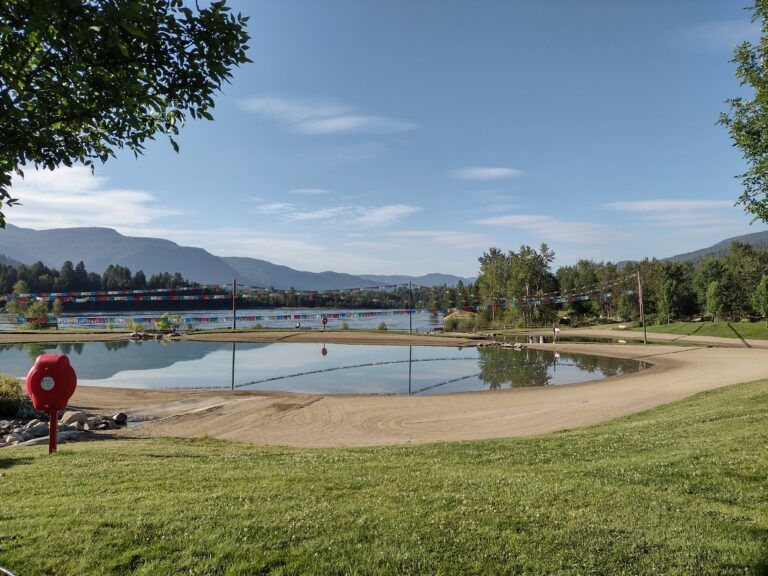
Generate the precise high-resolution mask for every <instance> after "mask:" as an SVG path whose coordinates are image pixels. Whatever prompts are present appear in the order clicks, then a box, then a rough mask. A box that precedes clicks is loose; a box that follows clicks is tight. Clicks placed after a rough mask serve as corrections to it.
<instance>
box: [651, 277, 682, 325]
mask: <svg viewBox="0 0 768 576" xmlns="http://www.w3.org/2000/svg"><path fill="white" fill-rule="evenodd" d="M676 293H677V282H675V281H674V280H667V281H666V282H665V283H664V286H662V288H661V291H660V292H659V295H658V298H657V302H656V306H657V308H658V311H659V320H661V318H662V317H665V316H666V318H667V324H669V323H670V322H671V321H672V316H674V315H675V314H677V310H676V299H675V294H676Z"/></svg>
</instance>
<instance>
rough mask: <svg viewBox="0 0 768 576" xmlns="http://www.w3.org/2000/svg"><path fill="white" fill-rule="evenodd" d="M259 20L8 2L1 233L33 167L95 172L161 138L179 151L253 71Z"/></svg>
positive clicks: (0, 80) (165, 3) (219, 11)
mask: <svg viewBox="0 0 768 576" xmlns="http://www.w3.org/2000/svg"><path fill="white" fill-rule="evenodd" d="M189 4H192V6H193V7H190V6H189ZM247 20H248V18H247V17H243V16H241V15H240V14H237V15H234V14H231V13H230V10H229V7H228V6H227V5H226V0H217V1H214V2H211V3H210V6H208V7H207V8H199V7H197V3H188V2H185V1H184V0H67V1H62V0H3V2H0V134H2V139H0V227H4V226H5V217H4V215H3V213H2V210H1V209H2V208H3V204H6V205H12V204H14V203H15V202H16V201H17V200H16V199H13V198H12V197H11V193H10V186H11V175H12V173H14V172H15V173H16V174H18V175H19V176H22V177H23V171H22V168H24V167H25V166H27V165H30V164H31V165H33V166H35V167H36V168H37V167H42V168H46V169H48V170H53V169H55V168H57V167H59V166H61V165H62V164H63V165H65V166H71V165H73V164H74V163H76V162H79V163H82V164H84V165H87V166H91V168H93V167H94V162H95V161H100V162H102V163H103V162H106V161H107V160H108V159H109V158H110V157H114V156H115V152H116V150H118V149H121V148H127V149H128V150H130V151H131V152H133V153H134V154H136V155H138V154H141V153H142V152H143V150H144V143H145V142H146V140H147V139H152V138H153V137H154V136H155V134H157V133H158V132H159V133H161V134H165V135H166V136H167V137H168V138H169V140H170V143H171V145H172V146H173V147H174V149H176V150H178V145H177V144H176V142H175V140H174V136H176V135H177V134H178V133H179V128H180V127H181V126H182V125H183V123H184V121H185V119H186V117H187V116H191V117H192V118H205V119H208V120H211V119H212V116H211V112H210V111H211V109H212V108H213V107H214V101H213V95H214V94H215V93H216V92H218V91H219V90H220V89H221V86H222V83H223V82H225V81H228V80H229V78H230V77H231V76H232V69H233V67H235V66H239V65H240V64H243V63H246V62H249V60H248V58H247V56H246V50H247V49H248V46H247V41H248V39H249V36H248V34H247V32H246V30H245V29H246V24H247Z"/></svg>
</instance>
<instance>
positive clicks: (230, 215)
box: [8, 0, 766, 276]
mask: <svg viewBox="0 0 768 576" xmlns="http://www.w3.org/2000/svg"><path fill="white" fill-rule="evenodd" d="M747 3H748V2H747V0H675V1H673V2H670V1H669V0H645V1H643V2H628V1H618V2H617V1H615V0H581V1H579V2H573V1H572V0H552V1H548V2H532V1H530V0H525V1H523V0H482V1H480V2H478V1H473V0H420V1H419V2H412V1H407V0H323V1H322V2H317V0H230V4H231V5H232V6H233V8H234V9H235V10H236V11H240V12H242V13H244V14H247V15H249V16H250V22H249V28H250V34H251V36H252V40H251V42H250V46H251V48H250V51H249V56H250V58H251V59H252V60H253V63H251V64H247V65H245V66H243V67H241V68H239V69H236V70H235V71H234V76H233V78H232V83H231V85H227V86H225V87H224V89H223V92H222V93H221V94H219V96H218V97H217V99H216V109H215V110H214V117H215V121H213V122H206V121H191V120H190V121H189V122H188V124H187V125H186V126H185V127H184V129H183V133H182V135H181V137H180V138H179V143H180V145H181V150H180V152H179V153H178V154H176V153H175V152H173V150H172V148H171V146H170V145H169V144H168V143H167V141H163V140H162V139H158V141H156V142H154V143H152V144H150V145H149V146H148V147H147V151H146V154H145V155H143V156H141V157H139V158H138V159H135V158H134V157H133V156H132V155H130V154H119V155H118V157H117V158H116V159H113V160H110V162H108V163H107V164H106V165H103V166H98V167H97V170H96V173H95V175H91V174H90V172H89V171H88V170H87V169H85V168H82V167H75V168H72V169H60V170H57V171H54V172H35V171H34V170H26V178H25V179H24V180H23V181H22V180H19V179H16V181H15V183H14V195H15V196H18V197H19V198H20V199H21V201H22V203H23V204H24V206H21V207H14V208H12V209H10V210H8V216H9V222H10V223H11V224H15V225H18V226H25V227H31V228H36V229H43V228H55V227H70V226H106V227H112V228H115V229H117V230H118V231H120V232H122V233H124V234H129V235H137V236H156V237H163V238H168V239H170V240H173V241H176V242H178V243H180V244H184V245H191V246H200V247H203V248H206V249H208V250H209V251H210V252H212V253H214V254H217V255H221V256H251V257H254V258H262V259H266V260H269V261H272V262H274V263H276V264H283V265H287V266H291V267H294V268H299V269H303V270H311V271H323V270H336V271H339V272H348V273H353V274H362V273H368V274H395V273H399V274H423V273H427V272H443V273H451V274H457V275H462V276H472V275H475V274H476V273H477V268H478V264H477V259H478V256H480V255H481V254H482V253H483V252H484V251H486V250H488V248H490V247H491V246H496V247H499V248H502V249H504V250H510V249H512V250H517V249H518V248H519V246H520V245H522V244H528V245H538V244H540V243H541V242H546V243H548V244H549V246H550V247H551V248H552V249H554V251H555V252H556V254H557V260H556V264H557V265H565V264H571V263H573V262H575V261H576V260H577V259H579V258H591V259H595V260H612V261H618V260H627V259H637V258H642V257H644V256H651V257H652V256H655V257H664V256H671V255H674V254H678V253H681V252H686V251H689V250H693V249H698V248H702V247H705V246H708V245H711V244H713V243H715V242H717V241H720V240H722V239H724V238H727V237H730V236H735V235H739V234H746V233H750V232H757V231H760V230H764V229H766V226H765V225H763V224H753V225H750V220H751V218H750V217H749V216H748V215H746V214H744V212H743V210H742V209H741V208H740V207H735V206H734V201H735V199H736V198H737V197H738V196H739V194H740V190H741V188H740V184H739V181H738V180H737V179H736V178H734V177H735V176H736V175H738V174H739V173H741V172H743V171H744V164H743V161H742V159H741V156H740V153H739V151H738V150H736V149H734V148H733V147H732V146H731V142H730V139H729V137H728V134H727V132H726V130H725V128H723V127H722V126H718V125H716V121H717V118H718V115H719V114H720V113H721V112H723V111H724V110H726V105H725V104H724V103H723V101H724V100H725V99H726V98H729V97H732V96H736V95H739V94H742V93H743V92H742V91H741V89H740V87H739V85H738V82H737V80H736V79H735V78H734V75H733V72H734V66H733V64H731V63H730V62H729V60H730V59H731V57H732V51H733V46H734V45H735V44H736V43H738V42H741V41H743V40H745V39H752V40H754V39H755V38H757V35H758V32H759V29H758V27H757V26H756V25H755V24H752V23H751V22H750V16H751V13H750V12H749V11H747V10H745V9H744V6H745V5H746V4H747Z"/></svg>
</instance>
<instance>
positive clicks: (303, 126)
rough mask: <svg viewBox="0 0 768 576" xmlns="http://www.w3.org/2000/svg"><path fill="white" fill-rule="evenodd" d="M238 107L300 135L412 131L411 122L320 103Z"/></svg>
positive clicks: (277, 101) (257, 102) (258, 100)
mask: <svg viewBox="0 0 768 576" xmlns="http://www.w3.org/2000/svg"><path fill="white" fill-rule="evenodd" d="M241 106H242V108H243V109H244V110H246V111H247V112H252V113H254V114H258V115H260V116H263V117H265V118H269V119H271V120H275V121H277V122H279V123H280V124H282V125H283V126H285V127H286V128H289V129H291V130H293V131H294V132H299V133H302V134H394V133H398V132H407V131H409V130H413V129H415V128H416V125H415V124H413V123H411V122H406V121H404V120H400V119H397V118H390V117H388V116H375V115H369V114H360V113H358V112H356V111H355V109H354V108H352V107H350V106H345V105H343V104H338V103H335V102H329V101H323V100H298V99H291V98H278V97H273V96H259V97H255V98H249V99H247V100H244V101H242V102H241Z"/></svg>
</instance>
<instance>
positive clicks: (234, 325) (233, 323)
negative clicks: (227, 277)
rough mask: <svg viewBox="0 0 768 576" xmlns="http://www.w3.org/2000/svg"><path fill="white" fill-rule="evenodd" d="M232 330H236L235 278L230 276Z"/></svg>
mask: <svg viewBox="0 0 768 576" xmlns="http://www.w3.org/2000/svg"><path fill="white" fill-rule="evenodd" d="M232 330H233V331H235V330H237V278H232Z"/></svg>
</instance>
